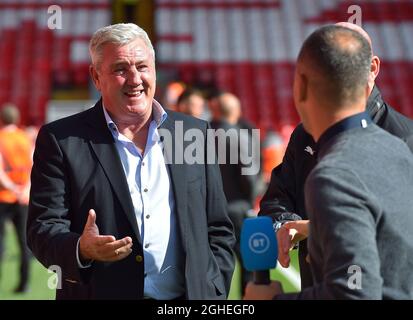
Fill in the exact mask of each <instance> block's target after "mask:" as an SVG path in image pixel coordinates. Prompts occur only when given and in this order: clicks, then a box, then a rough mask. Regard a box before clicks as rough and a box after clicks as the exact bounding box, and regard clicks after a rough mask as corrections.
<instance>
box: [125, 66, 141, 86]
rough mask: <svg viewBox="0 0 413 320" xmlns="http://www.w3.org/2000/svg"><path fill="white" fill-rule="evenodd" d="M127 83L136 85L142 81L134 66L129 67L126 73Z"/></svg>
mask: <svg viewBox="0 0 413 320" xmlns="http://www.w3.org/2000/svg"><path fill="white" fill-rule="evenodd" d="M127 83H128V85H130V86H138V85H140V84H141V83H142V78H141V73H140V72H139V70H137V69H136V68H131V70H130V71H129V73H128V79H127Z"/></svg>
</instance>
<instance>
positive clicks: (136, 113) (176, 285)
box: [27, 23, 235, 300]
mask: <svg viewBox="0 0 413 320" xmlns="http://www.w3.org/2000/svg"><path fill="white" fill-rule="evenodd" d="M89 51H90V55H91V60H92V64H91V66H90V74H91V77H92V79H93V82H94V84H95V86H96V88H97V89H98V90H99V92H100V93H101V99H100V100H99V101H98V102H97V103H96V104H95V106H94V107H92V108H90V109H88V110H86V111H84V112H81V113H78V114H75V115H73V116H71V117H67V118H64V119H60V120H58V121H55V122H52V123H49V124H47V125H45V126H43V127H42V128H41V129H40V131H39V134H38V137H37V140H36V148H35V152H34V157H33V159H34V163H33V170H32V174H31V181H32V188H31V192H30V202H29V218H28V227H27V234H28V243H29V246H30V248H31V249H32V251H33V254H34V255H35V256H36V258H37V259H38V260H39V261H40V262H41V263H42V264H43V265H44V266H45V267H46V268H48V267H49V266H50V265H58V266H60V268H61V271H62V275H61V277H62V288H61V289H59V290H56V298H57V299H59V300H61V299H128V300H129V299H130V300H135V299H155V300H184V299H188V300H199V299H219V300H223V299H226V298H227V297H228V293H229V289H230V284H231V279H232V274H233V270H234V260H235V257H234V254H233V251H232V247H233V244H234V242H235V239H234V234H233V227H232V223H231V221H230V219H229V217H228V214H227V208H226V201H225V195H224V192H223V188H222V183H221V177H220V172H219V167H218V165H217V164H207V163H195V164H189V163H187V162H184V163H176V157H177V156H179V154H178V152H179V151H180V150H182V149H185V148H186V147H187V146H188V145H189V144H190V143H189V142H187V141H184V138H183V137H179V136H178V137H175V133H177V132H178V130H176V127H178V126H179V127H180V128H181V129H182V131H183V132H182V133H183V134H185V133H186V132H188V131H189V130H196V131H198V132H201V133H202V137H204V139H200V140H201V141H198V142H199V143H200V145H201V146H203V150H204V153H205V154H206V153H207V151H208V150H210V149H209V147H210V145H209V144H208V143H207V141H206V139H207V129H208V123H207V122H205V121H202V120H199V119H196V118H194V117H190V116H187V115H184V114H182V113H179V112H174V111H171V110H165V109H164V108H163V107H162V106H161V105H160V103H158V102H157V101H156V100H155V99H154V95H155V90H156V67H155V52H154V49H153V46H152V43H151V41H150V39H149V37H148V35H147V33H146V32H145V31H144V30H143V29H142V28H140V27H139V26H137V25H136V24H133V23H127V24H124V23H118V24H114V25H110V26H106V27H103V28H100V29H99V30H97V31H96V32H95V33H94V34H93V36H92V38H91V40H90V43H89ZM167 134H170V136H171V137H172V140H171V139H165V140H164V139H163V138H164V137H165V136H166V135H167ZM177 135H179V133H178V134H177ZM180 139H182V140H180ZM212 145H213V144H212ZM212 147H213V146H212ZM166 160H168V161H166ZM178 161H179V160H178Z"/></svg>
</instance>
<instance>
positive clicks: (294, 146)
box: [259, 23, 413, 288]
mask: <svg viewBox="0 0 413 320" xmlns="http://www.w3.org/2000/svg"><path fill="white" fill-rule="evenodd" d="M337 25H341V26H343V27H346V28H351V29H353V30H354V31H357V32H359V33H360V34H361V35H363V36H364V37H365V38H366V40H367V41H368V42H369V43H370V45H371V40H370V37H369V36H368V34H367V33H366V32H365V31H364V30H363V29H361V28H360V27H358V26H357V25H354V24H350V23H338V24H337ZM379 70H380V60H379V58H378V57H377V56H373V58H372V62H371V73H370V79H369V92H370V94H369V98H368V100H367V107H366V111H367V112H368V113H369V115H370V117H371V119H372V120H373V122H374V123H375V124H377V125H378V126H380V127H381V128H383V129H384V130H386V131H387V132H389V133H391V134H393V135H395V136H396V137H399V138H401V139H402V140H403V141H405V142H406V143H407V144H408V146H409V148H410V150H411V151H412V152H413V121H412V120H411V119H409V118H407V117H405V116H404V115H402V114H400V113H399V112H397V111H396V110H394V109H393V108H392V107H391V106H389V105H388V104H387V103H386V102H384V101H383V99H382V97H381V94H380V91H379V89H378V88H377V86H375V84H374V80H375V78H376V77H377V76H378V72H379ZM316 163H317V148H316V143H315V141H314V139H313V137H312V136H311V135H310V134H309V133H307V132H306V130H305V129H304V127H303V125H302V124H300V125H298V126H297V128H295V130H294V132H293V133H292V135H291V138H290V141H289V143H288V146H287V149H286V152H285V155H284V159H283V162H282V163H281V164H280V165H279V166H277V167H276V168H275V169H274V170H273V171H272V173H271V181H270V184H269V186H268V189H267V191H266V193H265V195H264V196H263V198H262V200H261V203H260V212H259V215H268V216H270V217H271V218H272V219H273V221H274V223H276V225H277V226H279V227H281V225H283V224H285V223H286V222H288V221H298V220H301V219H304V220H305V221H308V220H307V219H308V215H307V212H306V210H305V206H304V182H305V180H306V179H307V176H308V174H309V173H310V171H311V170H312V169H313V168H314V166H315V165H316ZM291 229H292V230H293V231H294V232H296V229H295V228H291ZM290 237H292V235H291V234H290V230H289V229H287V228H286V226H285V227H281V228H280V229H278V232H277V238H278V243H279V245H280V247H279V261H280V264H281V265H283V266H284V267H287V266H288V265H289V254H288V252H289V250H290V247H291V240H290ZM304 237H305V235H300V234H296V235H295V239H293V241H298V240H301V241H300V242H299V252H298V254H299V264H300V276H301V288H306V287H310V286H312V284H313V279H312V275H311V270H310V265H309V264H308V262H307V261H306V257H307V254H308V250H307V241H306V240H305V239H303V238H304ZM283 244H285V245H284V248H282V245H283Z"/></svg>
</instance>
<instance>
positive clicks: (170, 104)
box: [163, 81, 185, 111]
mask: <svg viewBox="0 0 413 320" xmlns="http://www.w3.org/2000/svg"><path fill="white" fill-rule="evenodd" d="M184 91H185V84H184V83H182V82H178V81H174V82H170V83H168V84H167V85H166V87H165V92H164V96H163V103H164V105H165V107H166V108H168V109H169V110H172V111H178V98H179V96H180V95H181V94H182V92H184Z"/></svg>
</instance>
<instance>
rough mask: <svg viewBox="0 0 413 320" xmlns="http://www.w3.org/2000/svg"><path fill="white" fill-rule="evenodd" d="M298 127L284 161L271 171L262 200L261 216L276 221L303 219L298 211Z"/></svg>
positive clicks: (292, 136)
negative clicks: (295, 163)
mask: <svg viewBox="0 0 413 320" xmlns="http://www.w3.org/2000/svg"><path fill="white" fill-rule="evenodd" d="M296 133H297V129H296V130H295V131H294V132H293V134H292V135H291V138H290V141H289V143H288V146H287V149H286V151H285V155H284V158H283V162H282V163H281V164H280V165H278V166H277V167H276V168H274V169H273V170H272V172H271V180H270V183H269V186H268V189H267V191H266V192H265V194H264V196H263V198H262V199H261V202H260V211H259V213H258V215H259V216H269V217H271V218H272V219H273V221H274V222H276V221H278V222H285V221H291V220H301V217H300V216H299V215H297V214H296V213H295V212H296V205H295V203H296V197H297V195H296V188H297V186H296V185H295V181H296V179H295V176H296V172H295V168H294V162H295V149H296V146H295V144H296V139H297V134H296Z"/></svg>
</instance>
